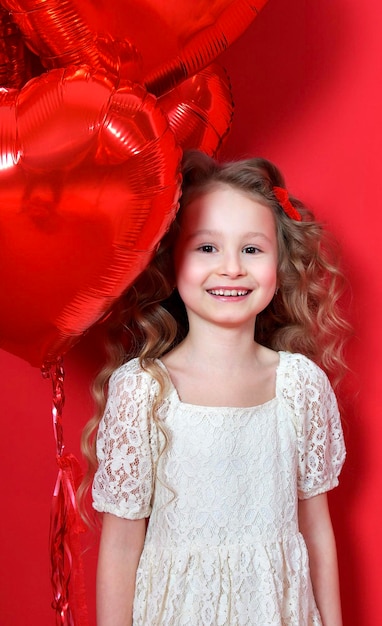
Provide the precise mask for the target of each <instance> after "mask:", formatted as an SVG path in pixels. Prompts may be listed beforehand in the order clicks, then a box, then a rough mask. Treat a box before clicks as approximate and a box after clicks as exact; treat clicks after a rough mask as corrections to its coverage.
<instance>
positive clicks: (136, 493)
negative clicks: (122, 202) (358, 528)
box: [85, 152, 347, 626]
mask: <svg viewBox="0 0 382 626" xmlns="http://www.w3.org/2000/svg"><path fill="white" fill-rule="evenodd" d="M183 177H184V182H183V193H182V198H181V206H180V210H179V213H178V216H177V219H176V221H175V223H174V224H173V225H172V228H171V229H170V232H169V233H168V234H167V235H166V237H165V238H164V240H163V241H162V243H161V246H160V247H159V249H158V251H157V254H156V255H155V257H154V259H153V261H152V263H151V264H150V266H149V267H148V268H147V270H146V271H145V272H144V273H143V274H142V275H141V276H140V278H139V279H138V280H137V282H136V284H135V286H134V287H133V288H131V289H129V290H128V292H127V294H126V296H125V298H124V299H123V300H121V302H120V304H119V310H118V312H117V313H115V314H114V320H113V326H112V322H111V321H110V326H111V339H112V343H111V345H110V354H111V365H110V364H109V366H108V367H107V368H105V370H104V371H103V373H102V374H101V376H100V378H99V380H98V389H99V390H100V393H99V404H100V411H99V415H98V416H97V417H96V418H95V419H94V420H93V421H92V423H91V424H89V426H88V428H87V430H86V433H85V439H86V440H87V442H88V446H87V454H88V457H89V458H90V462H91V463H92V464H93V467H95V466H96V464H97V463H98V466H97V469H96V473H95V476H94V482H93V506H94V508H95V509H96V510H97V511H100V512H103V513H104V515H103V525H102V534H101V543H100V551H99V561H98V573H97V615H98V626H128V625H130V624H134V626H141V625H144V626H157V625H158V626H159V625H160V626H172V625H173V626H228V625H230V626H249V625H251V626H255V625H256V626H271V625H272V626H281V625H289V626H308V625H309V626H311V625H314V626H318V625H321V624H322V625H324V626H340V625H341V623H342V622H341V610H340V599H339V584H338V575H337V563H336V549H335V541H334V537H333V530H332V525H331V521H330V515H329V510H328V504H327V496H326V492H327V491H328V490H330V489H332V488H333V487H335V486H336V485H337V484H338V474H339V472H340V470H341V467H342V464H343V461H344V457H345V448H344V443H343V435H342V430H341V424H340V418H339V414H338V409H337V403H336V399H335V396H334V393H333V390H332V387H331V385H330V383H329V379H328V378H327V375H326V374H325V373H324V371H323V369H321V367H322V368H324V369H325V370H326V371H327V372H328V373H329V374H330V373H332V372H336V374H337V373H338V372H339V370H340V368H341V352H342V347H343V339H342V337H343V335H344V331H346V329H347V323H346V322H345V321H344V320H343V319H342V317H341V315H340V314H339V311H338V306H337V301H338V297H339V295H340V293H341V290H342V274H341V272H340V270H339V269H338V267H336V264H335V262H334V260H333V259H335V253H334V254H331V253H330V243H328V241H327V237H326V235H325V233H324V231H323V229H322V227H321V226H320V225H319V224H318V223H317V222H316V221H315V220H314V218H313V216H312V214H311V213H310V212H309V211H308V210H307V209H306V208H304V207H303V205H302V204H301V203H300V202H299V201H297V200H296V199H294V198H291V197H289V196H288V192H287V191H286V190H285V185H284V181H283V178H282V176H281V174H280V172H279V171H278V169H277V168H276V167H275V166H274V165H272V164H271V163H270V162H268V161H266V160H263V159H248V160H245V161H241V162H236V163H228V164H218V163H217V162H215V161H213V160H212V159H210V158H209V157H207V156H205V155H203V154H201V153H197V152H196V153H190V154H189V155H187V156H186V157H185V159H184V167H183ZM318 364H320V367H319V366H318ZM111 373H112V375H111V376H110V374H111ZM106 387H107V401H106V400H105V399H103V396H104V394H103V390H105V389H106ZM101 417H102V419H101ZM95 432H97V442H96V445H97V459H98V461H95V452H94V434H95ZM92 442H93V443H92ZM92 445H93V448H92Z"/></svg>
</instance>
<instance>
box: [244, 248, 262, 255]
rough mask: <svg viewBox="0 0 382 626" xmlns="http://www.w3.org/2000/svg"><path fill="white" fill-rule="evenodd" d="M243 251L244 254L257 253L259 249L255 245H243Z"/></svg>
mask: <svg viewBox="0 0 382 626" xmlns="http://www.w3.org/2000/svg"><path fill="white" fill-rule="evenodd" d="M243 252H244V254H257V253H258V252H261V250H260V249H259V248H257V247H256V246H245V248H243Z"/></svg>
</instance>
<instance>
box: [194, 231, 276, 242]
mask: <svg viewBox="0 0 382 626" xmlns="http://www.w3.org/2000/svg"><path fill="white" fill-rule="evenodd" d="M201 236H209V237H221V236H222V233H221V231H219V230H209V229H201V230H197V231H195V232H193V233H191V234H190V235H188V237H187V241H190V240H192V239H196V238H197V237H201ZM242 237H243V239H247V238H248V239H251V238H260V239H266V240H267V241H270V239H269V237H268V236H267V235H266V234H265V233H261V232H256V231H253V232H252V231H250V232H248V233H244V234H243V235H242Z"/></svg>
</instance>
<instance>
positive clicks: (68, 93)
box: [0, 67, 181, 366]
mask: <svg viewBox="0 0 382 626" xmlns="http://www.w3.org/2000/svg"><path fill="white" fill-rule="evenodd" d="M1 98H2V99H1V100H0V133H1V138H2V140H1V143H0V147H1V155H0V284H1V291H0V347H2V348H4V349H5V350H8V351H9V352H12V353H14V354H16V355H18V356H20V357H22V358H24V359H26V360H27V361H29V362H30V363H31V364H32V365H35V366H41V364H42V363H43V362H45V361H49V360H51V359H54V358H55V356H56V355H58V354H63V353H65V352H66V351H67V350H68V349H69V348H70V347H71V345H73V343H74V342H75V341H77V339H78V338H79V337H80V336H81V335H82V334H83V333H84V331H85V330H86V329H87V328H89V327H90V326H91V325H92V324H93V323H94V322H96V321H97V320H99V319H100V318H101V317H102V316H103V315H104V314H105V312H106V311H108V309H109V308H110V307H111V305H112V303H113V302H114V300H115V299H116V298H118V296H119V295H120V294H121V293H122V292H123V290H124V289H126V287H127V286H128V285H129V284H131V282H132V281H133V280H134V278H135V277H136V276H137V275H138V274H139V273H140V272H141V271H142V269H144V267H145V266H146V265H147V263H148V262H149V260H150V258H151V256H152V254H153V250H154V249H155V246H156V245H157V243H158V241H159V240H160V238H161V237H162V235H163V234H164V232H165V231H166V229H167V228H168V226H169V224H170V223H171V221H172V219H173V218H174V215H175V211H176V206H177V198H178V192H179V174H178V170H179V162H180V158H181V150H180V148H179V147H178V145H177V142H176V140H175V137H174V135H173V133H172V131H171V130H170V128H169V125H168V121H167V118H166V116H165V114H164V113H163V112H162V111H161V109H160V108H159V106H158V105H157V103H156V100H155V98H154V97H153V96H152V95H150V94H148V93H147V92H146V91H145V90H144V89H143V87H140V86H138V85H134V84H126V85H125V86H124V87H123V88H121V89H117V90H116V89H114V88H113V86H112V84H111V82H110V81H109V80H108V78H107V77H106V76H105V74H104V73H103V72H95V71H89V70H87V69H84V68H80V67H72V68H67V69H65V70H63V69H59V70H52V71H50V72H48V73H46V74H44V75H42V76H40V77H38V78H35V79H33V80H32V81H30V82H29V83H28V84H27V85H26V86H25V87H24V88H23V89H22V90H21V91H20V92H17V91H15V90H9V91H4V92H3V93H2V95H1Z"/></svg>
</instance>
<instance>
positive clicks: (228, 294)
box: [207, 288, 250, 298]
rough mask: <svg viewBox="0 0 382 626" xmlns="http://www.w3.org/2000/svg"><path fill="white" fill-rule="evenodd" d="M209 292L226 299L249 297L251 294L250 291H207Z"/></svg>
mask: <svg viewBox="0 0 382 626" xmlns="http://www.w3.org/2000/svg"><path fill="white" fill-rule="evenodd" d="M207 292H208V293H210V294H211V295H212V296H224V297H226V298H227V297H237V296H247V295H248V294H249V293H250V290H249V289H222V288H220V289H207Z"/></svg>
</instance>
